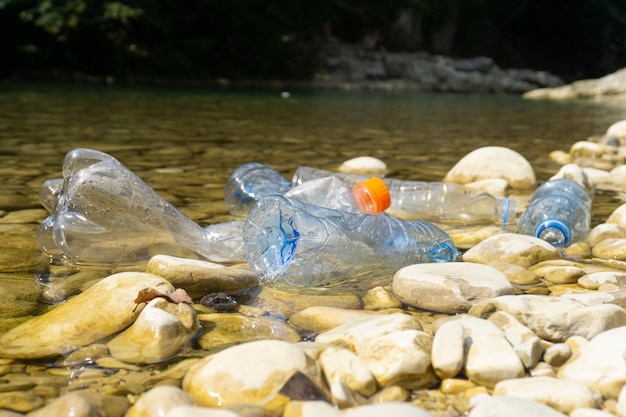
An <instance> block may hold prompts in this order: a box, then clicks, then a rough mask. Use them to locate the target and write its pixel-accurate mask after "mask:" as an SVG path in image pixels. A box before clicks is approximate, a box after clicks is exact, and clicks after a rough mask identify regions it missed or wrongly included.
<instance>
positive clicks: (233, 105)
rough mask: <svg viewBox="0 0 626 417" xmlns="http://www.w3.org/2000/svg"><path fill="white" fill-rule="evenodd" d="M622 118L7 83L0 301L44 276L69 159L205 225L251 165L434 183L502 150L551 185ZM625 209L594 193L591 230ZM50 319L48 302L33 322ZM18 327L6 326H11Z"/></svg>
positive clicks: (368, 98)
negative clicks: (45, 236) (139, 184)
mask: <svg viewBox="0 0 626 417" xmlns="http://www.w3.org/2000/svg"><path fill="white" fill-rule="evenodd" d="M625 116H626V103H593V102H567V103H558V102H541V101H524V100H522V99H520V98H518V97H513V96H462V95H412V94H394V95H385V94H366V93H358V94H357V93H351V94H346V93H328V92H325V93H310V92H309V93H298V92H292V94H291V96H290V98H288V99H285V98H281V96H280V94H279V92H254V93H249V92H214V91H204V90H192V89H141V88H118V87H115V88H106V87H82V88H79V87H61V86H42V85H38V86H6V85H5V86H0V162H1V163H0V182H1V183H2V184H3V187H2V190H0V279H2V280H3V281H4V283H5V284H6V283H11V285H3V286H0V290H1V291H2V292H3V293H6V292H8V291H17V292H19V291H21V290H22V288H30V287H34V286H37V285H38V280H39V281H45V280H46V279H47V278H46V276H45V273H43V272H42V271H45V270H46V262H45V261H46V260H45V259H43V258H42V256H41V255H40V253H39V250H38V248H37V245H36V243H35V231H36V229H37V226H38V224H39V222H40V221H41V220H43V219H44V218H45V217H46V215H47V213H46V211H45V210H44V209H43V208H42V206H41V205H40V204H39V202H38V193H39V190H40V188H41V185H42V184H43V182H44V181H45V180H46V179H49V178H58V177H60V176H61V166H62V162H63V157H64V155H65V153H66V152H68V151H69V150H71V149H73V148H77V147H87V148H94V149H98V150H101V151H104V152H107V153H109V154H111V155H113V156H114V157H116V158H117V159H118V160H120V161H121V162H122V163H123V164H124V165H126V166H127V167H128V168H129V169H131V170H132V171H133V172H135V173H136V174H137V175H138V176H139V177H141V178H142V179H144V181H146V183H148V184H149V185H150V186H152V187H153V188H154V189H155V190H157V191H158V192H159V193H160V194H161V195H162V196H163V197H164V198H165V199H167V200H168V201H169V202H171V203H172V204H174V205H175V206H176V207H178V208H180V209H181V210H182V211H183V212H184V213H186V214H187V215H188V216H189V217H191V218H192V219H194V220H195V221H197V222H198V223H200V224H202V225H208V224H212V223H217V222H221V221H225V220H231V219H232V217H231V216H230V215H229V214H228V212H227V210H226V206H225V205H224V202H223V186H224V183H225V181H226V179H227V177H228V175H229V174H230V173H231V172H232V171H233V170H234V169H235V168H237V167H238V166H239V165H241V164H242V163H245V162H250V161H258V162H263V163H266V164H269V165H271V166H273V167H275V168H276V169H278V170H280V171H281V172H283V173H284V174H285V175H286V176H287V177H288V178H290V177H291V175H292V174H293V172H294V170H295V169H296V167H297V166H298V165H309V166H316V167H320V168H325V169H334V168H336V167H337V166H338V165H339V164H340V163H341V162H343V161H344V160H347V159H350V158H353V157H356V156H362V155H370V156H374V157H377V158H379V159H381V160H383V161H385V162H386V163H387V165H388V167H389V169H390V172H389V174H388V175H389V176H391V177H397V178H402V179H412V180H421V181H436V180H440V179H441V178H442V177H443V176H444V175H445V173H446V172H447V171H448V170H449V169H450V168H452V167H453V166H454V164H455V163H456V162H457V161H458V160H459V159H460V158H462V157H463V156H464V155H466V154H467V153H469V152H471V151H472V150H474V149H476V148H479V147H482V146H506V147H509V148H511V149H513V150H515V151H517V152H519V153H520V154H522V155H523V156H524V157H526V158H527V159H528V161H529V162H530V163H531V165H532V166H533V168H534V169H535V173H536V175H537V179H538V180H539V181H543V180H545V179H547V178H548V177H550V176H551V175H553V174H554V173H556V172H557V171H558V169H559V168H560V166H559V165H558V164H557V163H555V162H553V161H551V160H550V158H549V157H548V154H549V153H550V152H551V151H554V150H563V151H568V150H569V148H570V146H571V145H572V144H573V143H575V142H577V141H579V140H586V139H587V138H588V137H590V136H600V135H602V134H603V133H604V132H605V131H606V129H607V127H608V126H609V125H611V124H612V123H614V122H615V121H618V120H621V119H624V118H626V117H625ZM621 204H622V202H621V201H620V200H618V199H616V198H614V195H612V194H607V193H599V194H598V195H596V198H595V200H594V209H593V220H592V222H593V223H594V224H598V223H600V222H602V221H603V220H604V219H605V218H606V216H608V214H610V213H611V212H612V211H613V210H614V209H615V208H616V207H618V206H619V205H621ZM14 284H19V285H14ZM12 288H15V289H14V290H11V289H12ZM45 308H46V306H45V304H43V303H40V304H39V308H38V309H37V310H33V311H30V312H29V314H33V313H36V312H37V311H41V310H42V309H45ZM22 315H23V314H22ZM19 317H20V313H19V312H16V313H14V314H13V315H7V316H5V317H3V318H2V326H1V327H2V329H7V328H9V327H11V326H12V325H13V324H14V320H18V321H19ZM2 329H0V330H2Z"/></svg>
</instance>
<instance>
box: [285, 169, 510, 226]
mask: <svg viewBox="0 0 626 417" xmlns="http://www.w3.org/2000/svg"><path fill="white" fill-rule="evenodd" d="M328 176H335V177H337V178H340V179H341V180H342V181H343V182H345V183H346V184H349V185H354V184H356V183H358V182H361V181H363V180H364V179H365V178H367V177H365V176H363V175H359V174H352V173H345V172H333V171H327V170H323V169H318V168H312V167H306V166H300V167H298V168H297V169H296V172H295V173H294V176H293V180H292V182H293V184H296V185H297V184H303V183H305V182H307V181H310V180H312V179H315V178H322V177H328ZM382 180H383V181H384V183H385V184H386V185H387V188H388V189H389V194H390V196H391V205H390V206H389V209H388V210H387V213H389V214H391V215H393V216H396V217H399V218H402V219H405V220H427V221H435V222H442V223H461V224H480V223H499V224H507V223H512V222H514V221H515V206H516V204H515V201H514V200H511V199H509V198H496V197H494V196H492V195H491V194H489V193H486V192H484V191H481V190H477V189H475V188H471V187H468V186H465V185H462V184H456V183H450V182H423V181H405V180H399V179H394V178H383V179H382Z"/></svg>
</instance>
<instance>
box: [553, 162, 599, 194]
mask: <svg viewBox="0 0 626 417" xmlns="http://www.w3.org/2000/svg"><path fill="white" fill-rule="evenodd" d="M557 178H568V179H570V180H572V181H575V182H577V183H578V184H580V185H581V186H582V187H583V188H584V189H585V190H587V193H589V195H590V196H593V194H594V192H595V183H594V182H593V180H592V179H591V178H590V176H589V174H588V171H585V170H584V169H583V168H581V167H580V165H578V164H565V165H563V166H562V167H561V169H559V171H558V172H557V173H556V174H554V175H553V176H552V177H550V179H557Z"/></svg>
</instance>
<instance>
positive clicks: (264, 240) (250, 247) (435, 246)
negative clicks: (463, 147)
mask: <svg viewBox="0 0 626 417" xmlns="http://www.w3.org/2000/svg"><path fill="white" fill-rule="evenodd" d="M244 246H245V253H246V260H247V261H248V263H249V264H250V266H251V267H252V269H253V270H254V271H255V273H256V274H257V275H258V276H259V278H260V279H261V280H262V281H264V282H265V283H267V284H270V285H278V286H291V287H307V286H322V285H327V284H331V283H334V282H337V281H343V280H346V279H350V278H366V277H373V276H379V275H385V274H393V273H395V271H397V270H398V269H400V268H402V267H403V266H406V265H411V264H414V263H422V262H447V261H453V260H456V259H457V257H458V251H457V250H456V248H455V247H454V244H453V242H452V239H451V238H450V236H449V235H448V234H447V233H445V232H444V231H443V230H441V229H440V228H439V227H437V226H435V225H433V224H431V223H427V222H408V221H404V220H400V219H397V218H394V217H391V216H388V215H385V214H379V215H369V214H356V213H349V212H345V211H339V210H332V209H327V208H324V207H320V206H316V205H312V204H307V203H305V202H302V201H299V200H296V199H290V198H286V197H281V196H269V197H266V198H264V199H263V200H261V201H259V202H258V203H257V204H256V205H255V206H254V207H253V208H252V210H251V211H250V214H249V216H248V219H247V220H246V223H245V225H244Z"/></svg>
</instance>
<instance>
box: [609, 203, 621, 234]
mask: <svg viewBox="0 0 626 417" xmlns="http://www.w3.org/2000/svg"><path fill="white" fill-rule="evenodd" d="M605 223H607V224H616V225H618V226H620V227H621V228H623V229H626V204H622V205H621V206H619V207H618V208H616V209H615V210H613V212H612V213H611V214H609V217H607V219H606V221H605Z"/></svg>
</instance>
